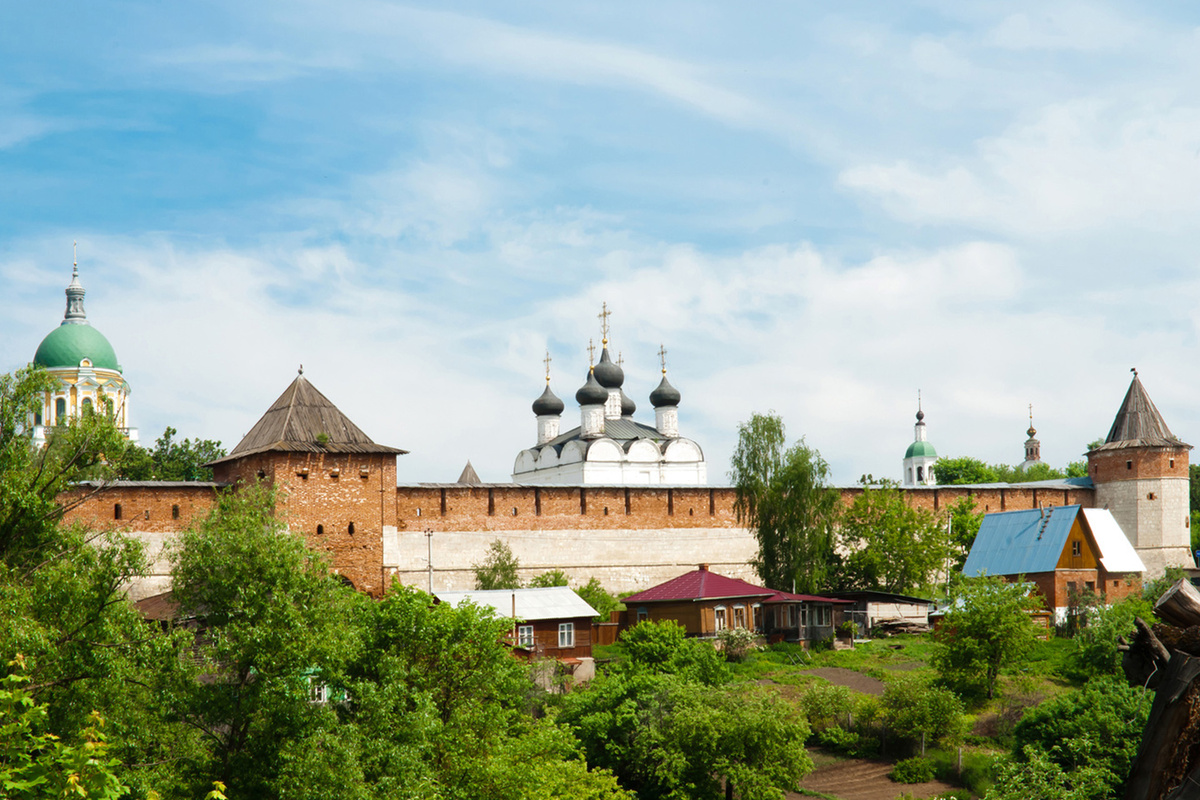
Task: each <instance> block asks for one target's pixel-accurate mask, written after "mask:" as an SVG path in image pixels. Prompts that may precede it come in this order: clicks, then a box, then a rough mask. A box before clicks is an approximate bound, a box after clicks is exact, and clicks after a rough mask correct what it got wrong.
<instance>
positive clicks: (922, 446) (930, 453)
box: [904, 442, 937, 458]
mask: <svg viewBox="0 0 1200 800" xmlns="http://www.w3.org/2000/svg"><path fill="white" fill-rule="evenodd" d="M904 457H905V458H921V457H926V458H937V450H934V449H933V445H931V444H930V443H929V442H913V443H912V444H910V445H909V446H908V450H907V451H906V452H905V453H904Z"/></svg>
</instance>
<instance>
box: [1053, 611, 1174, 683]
mask: <svg viewBox="0 0 1200 800" xmlns="http://www.w3.org/2000/svg"><path fill="white" fill-rule="evenodd" d="M1137 617H1141V618H1142V619H1145V620H1153V619H1154V606H1153V604H1151V603H1149V602H1147V601H1146V600H1145V599H1143V598H1141V597H1139V596H1136V595H1131V596H1129V597H1126V598H1124V599H1123V600H1120V601H1118V602H1116V603H1113V604H1112V605H1109V606H1105V605H1100V606H1098V607H1096V608H1094V609H1091V610H1090V611H1089V612H1088V616H1087V624H1086V625H1085V626H1083V628H1081V629H1080V631H1079V633H1078V634H1077V635H1076V636H1075V638H1074V640H1073V642H1072V644H1073V650H1072V652H1071V654H1070V667H1071V671H1072V673H1073V674H1074V676H1075V677H1077V678H1079V679H1081V680H1089V679H1091V678H1094V677H1098V676H1102V675H1120V674H1121V651H1120V649H1119V644H1120V643H1119V641H1118V640H1119V639H1120V638H1121V637H1123V636H1124V637H1132V635H1133V634H1134V632H1135V631H1136V630H1137V629H1136V627H1135V626H1134V622H1133V621H1134V619H1135V618H1137Z"/></svg>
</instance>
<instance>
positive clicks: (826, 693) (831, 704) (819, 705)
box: [800, 683, 855, 731]
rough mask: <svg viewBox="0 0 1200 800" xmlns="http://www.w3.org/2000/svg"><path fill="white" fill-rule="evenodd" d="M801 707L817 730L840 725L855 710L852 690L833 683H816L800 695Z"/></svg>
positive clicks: (809, 722) (813, 727) (810, 724)
mask: <svg viewBox="0 0 1200 800" xmlns="http://www.w3.org/2000/svg"><path fill="white" fill-rule="evenodd" d="M800 707H801V708H802V709H804V715H805V716H806V717H807V718H808V725H809V727H811V728H812V729H813V730H815V731H819V730H823V729H825V728H829V727H836V726H839V725H840V724H841V723H842V722H844V721H845V720H846V716H847V715H848V714H850V713H851V712H853V711H854V710H855V708H854V700H853V699H852V698H851V696H850V690H849V689H848V688H846V687H845V686H834V685H833V684H831V683H815V684H813V685H812V686H809V687H808V689H807V690H806V691H805V692H804V694H802V695H800Z"/></svg>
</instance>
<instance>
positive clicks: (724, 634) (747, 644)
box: [717, 628, 758, 661]
mask: <svg viewBox="0 0 1200 800" xmlns="http://www.w3.org/2000/svg"><path fill="white" fill-rule="evenodd" d="M757 639H758V637H757V636H755V634H754V632H753V631H749V630H746V629H745V628H725V629H723V630H721V631H719V632H718V633H717V641H719V642H720V643H721V651H722V652H723V653H725V660H726V661H742V660H744V659H745V658H746V656H747V655H748V654H749V653H750V651H751V650H754V649H756V644H755V642H756V640H757Z"/></svg>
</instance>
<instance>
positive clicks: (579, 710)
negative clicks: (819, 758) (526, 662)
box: [559, 623, 812, 800]
mask: <svg viewBox="0 0 1200 800" xmlns="http://www.w3.org/2000/svg"><path fill="white" fill-rule="evenodd" d="M643 624H645V623H643ZM559 719H560V721H561V722H563V723H564V724H566V725H568V726H569V727H570V729H571V730H572V731H573V732H574V733H575V735H576V737H578V739H579V741H580V742H581V743H582V744H583V748H584V752H585V753H586V754H587V760H588V763H589V764H591V765H593V766H601V767H605V768H607V769H610V770H612V772H613V773H614V774H616V775H617V777H618V779H619V780H620V782H621V785H622V786H624V787H625V788H627V789H630V790H632V791H634V792H636V793H637V796H638V797H639V798H643V799H644V800H648V799H649V798H717V797H721V796H722V795H723V791H722V787H721V784H722V782H723V781H729V782H731V783H732V784H733V789H734V793H735V794H736V795H737V796H738V797H741V798H745V800H759V799H761V800H767V798H771V799H772V800H782V798H783V796H784V795H783V793H784V792H785V791H793V790H794V789H795V787H796V783H797V782H798V781H799V779H800V778H801V777H803V776H804V775H805V774H806V773H807V772H809V771H810V770H811V769H812V762H811V761H810V760H809V757H808V754H807V752H806V751H805V749H804V741H805V739H807V738H808V726H807V725H806V724H805V722H804V720H803V718H802V717H801V716H800V715H799V714H798V713H797V712H796V711H795V710H794V709H793V708H791V707H790V706H789V705H788V704H787V703H785V702H783V701H782V700H780V699H779V697H778V696H777V695H775V694H773V693H770V692H763V691H755V692H738V691H734V690H730V689H713V688H711V687H706V686H703V685H700V684H696V683H691V682H688V681H686V680H684V679H682V678H681V677H680V676H678V675H666V674H650V673H645V672H643V673H634V674H623V673H612V674H608V675H605V676H602V677H601V678H599V679H597V680H596V681H594V682H593V683H592V685H591V686H589V687H588V688H587V689H584V690H582V691H577V692H573V693H571V694H570V695H568V696H567V697H566V698H565V701H564V707H563V710H562V713H561V715H560V717H559Z"/></svg>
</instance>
